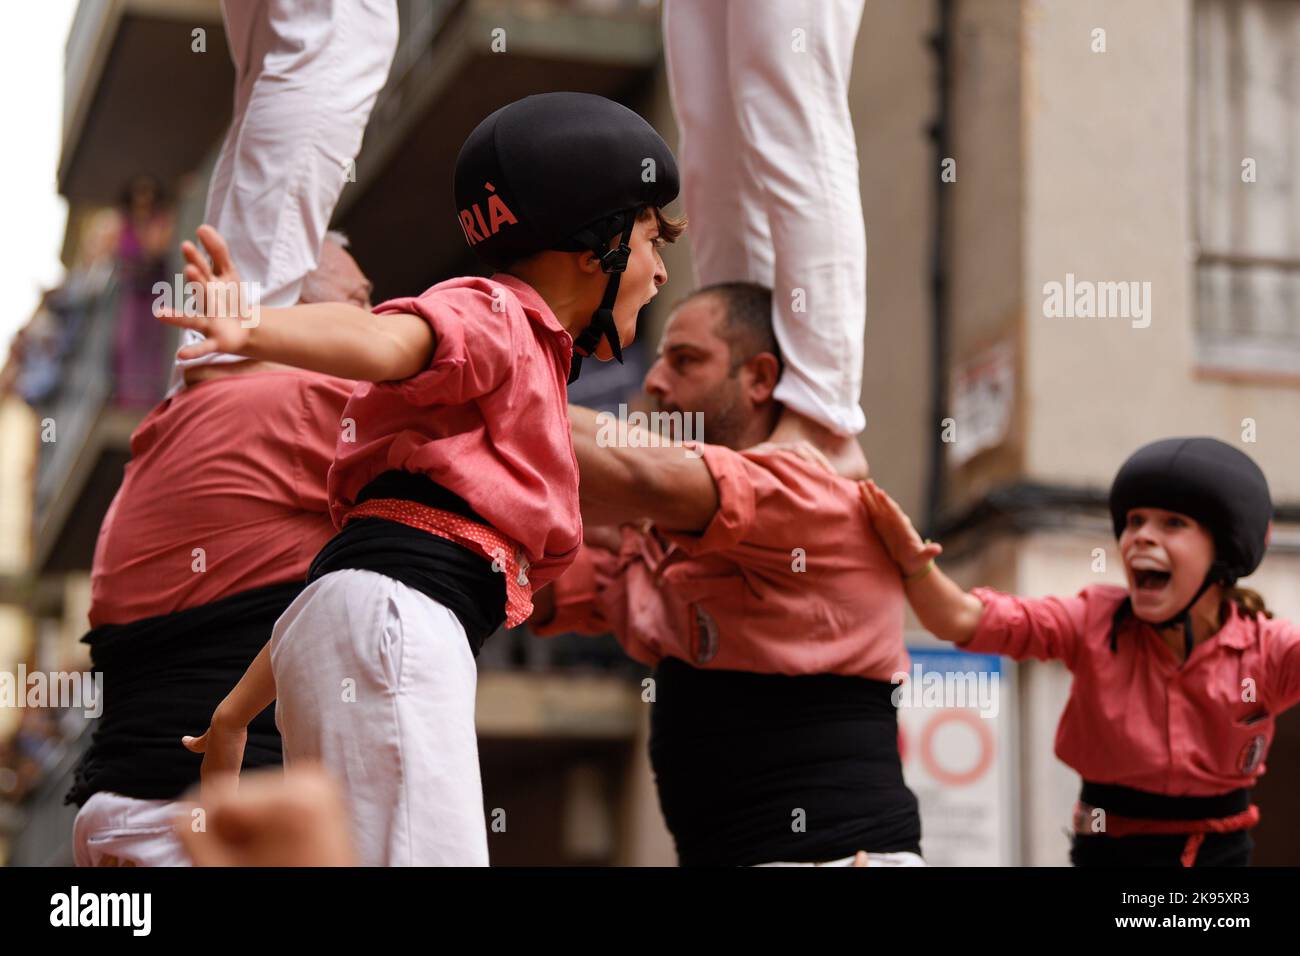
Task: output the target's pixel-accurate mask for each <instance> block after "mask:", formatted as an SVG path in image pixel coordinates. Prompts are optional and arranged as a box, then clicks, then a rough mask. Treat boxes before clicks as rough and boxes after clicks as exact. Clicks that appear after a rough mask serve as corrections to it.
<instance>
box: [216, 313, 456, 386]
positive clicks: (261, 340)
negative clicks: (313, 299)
mask: <svg viewBox="0 0 1300 956" xmlns="http://www.w3.org/2000/svg"><path fill="white" fill-rule="evenodd" d="M420 326H423V328H424V329H425V330H427V331H426V333H422V332H421V330H420ZM242 351H243V353H244V355H245V356H246V357H248V358H250V359H262V360H264V361H268V362H282V363H284V364H286V365H294V366H297V367H298V368H303V369H308V370H310V371H313V372H322V373H324V374H326V375H336V376H338V377H339V378H349V379H355V380H358V381H364V382H388V381H397V380H400V379H404V378H410V377H411V376H412V375H415V374H417V373H419V372H420V371H422V370H424V369H426V368H428V367H429V362H430V359H431V357H432V352H433V333H432V330H429V328H428V324H427V323H426V322H425V321H424V320H423V319H421V318H419V317H418V316H412V315H375V314H374V313H372V312H367V311H366V310H365V309H361V308H358V307H357V306H354V305H348V304H346V303H342V302H321V303H314V304H312V305H295V306H291V307H289V308H283V309H270V308H263V309H261V310H260V314H259V316H258V323H257V325H255V326H254V327H253V328H252V329H251V331H250V333H249V340H248V347H247V348H245V349H243V350H242Z"/></svg>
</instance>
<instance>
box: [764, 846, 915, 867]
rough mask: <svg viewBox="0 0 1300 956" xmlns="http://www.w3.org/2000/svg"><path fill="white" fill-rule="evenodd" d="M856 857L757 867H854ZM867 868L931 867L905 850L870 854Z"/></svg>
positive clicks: (765, 864) (769, 864)
mask: <svg viewBox="0 0 1300 956" xmlns="http://www.w3.org/2000/svg"><path fill="white" fill-rule="evenodd" d="M855 859H856V857H852V856H845V857H841V858H840V859H838V860H827V861H826V862H825V863H756V864H755V866H852V865H853V861H854V860H855ZM867 866H929V864H928V863H926V862H925V860H923V859H922V858H921V857H920V856H919V855H918V854H916V853H912V852H910V851H907V850H904V851H902V852H899V853H868V854H867Z"/></svg>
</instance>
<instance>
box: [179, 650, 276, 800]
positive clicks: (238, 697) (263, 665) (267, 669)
mask: <svg viewBox="0 0 1300 956" xmlns="http://www.w3.org/2000/svg"><path fill="white" fill-rule="evenodd" d="M274 700H275V673H274V672H273V671H272V670H271V642H270V641H267V643H266V646H265V647H263V648H262V649H261V651H259V652H258V654H257V657H255V658H253V663H251V664H249V665H248V670H246V671H245V672H244V676H243V677H241V678H240V679H239V683H238V684H236V685H235V687H234V689H233V690H232V691H231V692H230V693H229V694H227V695H226V699H225V700H223V701H222V702H221V703H220V704H218V705H217V709H216V710H215V711H213V712H212V721H211V723H210V725H209V726H208V729H207V730H206V731H204V732H203V735H202V736H200V737H182V738H181V743H183V744H184V745H185V748H186V749H187V750H190V751H192V752H194V753H197V754H203V766H202V768H201V769H200V770H199V774H200V778H201V780H202V784H203V787H204V788H208V787H211V786H213V785H214V784H218V785H220V784H221V783H222V782H224V781H226V780H233V779H236V778H238V777H239V770H240V768H241V767H242V766H243V764H244V746H245V745H246V744H247V742H248V725H249V724H251V723H252V722H253V718H254V717H256V716H257V715H258V714H260V713H261V712H262V711H264V710H266V708H267V707H269V706H271V703H272V702H273V701H274Z"/></svg>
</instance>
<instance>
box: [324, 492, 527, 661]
mask: <svg viewBox="0 0 1300 956" xmlns="http://www.w3.org/2000/svg"><path fill="white" fill-rule="evenodd" d="M377 498H397V499H401V500H403V501H415V502H419V503H420V504H423V505H426V506H428V507H430V508H438V509H440V510H442V511H450V512H452V513H453V514H458V515H460V516H461V517H464V518H468V519H469V520H470V521H474V522H477V523H478V524H483V525H487V524H488V522H487V521H485V520H484V519H483V518H482V517H481V516H480V515H478V514H477V513H476V512H475V511H474V510H473V509H472V508H470V506H469V504H468V503H467V502H466V501H465V500H464V499H463V498H461V497H460V496H458V495H456V494H454V493H452V492H451V491H448V490H447V489H446V488H443V487H442V486H441V485H438V484H436V483H435V482H434V481H432V480H431V479H429V478H427V477H426V476H424V475H416V474H412V473H410V472H403V471H389V472H385V473H384V474H382V475H380V476H379V477H378V478H376V479H375V480H374V481H372V482H370V484H368V485H366V487H365V488H363V489H362V490H361V493H360V494H359V495H357V504H361V503H362V502H364V501H369V500H371V499H377ZM489 527H490V525H489ZM348 568H355V569H358V570H363V571H374V572H375V573H377V574H383V575H385V576H387V577H390V578H392V579H393V580H394V581H401V582H402V583H403V584H405V585H406V586H407V587H411V588H414V589H415V590H417V591H419V592H420V593H422V594H425V595H428V596H429V597H430V598H432V599H433V600H435V601H437V602H438V603H439V604H441V605H442V606H443V607H445V608H447V610H449V611H451V612H452V613H453V614H455V615H456V617H457V619H458V620H459V621H460V623H461V626H462V627H463V628H465V635H466V637H467V638H469V646H470V650H471V651H472V652H473V653H474V656H475V657H477V656H478V652H479V649H480V648H481V647H482V646H483V642H484V641H485V640H487V638H488V637H489V636H490V635H491V634H492V632H493V631H495V630H496V629H497V628H499V627H500V626H501V625H502V624H504V623H505V620H506V582H505V576H504V574H503V573H502V572H499V571H494V570H492V562H491V561H489V560H488V559H487V558H486V557H484V556H483V555H482V554H479V553H478V552H477V551H471V550H470V549H469V548H466V547H462V546H461V545H459V544H456V542H454V541H448V540H447V539H446V538H440V537H438V535H436V534H430V533H429V532H427V531H421V530H420V529H419V528H413V527H411V526H409V525H405V524H402V523H401V522H398V521H388V520H386V519H384V518H358V519H356V520H354V521H349V522H348V523H347V524H346V525H344V527H343V530H342V531H340V532H339V533H338V534H336V535H335V536H334V537H333V538H331V539H330V540H329V541H328V542H326V544H325V547H323V548H321V551H320V554H318V555H316V560H314V561H313V562H312V565H311V569H310V570H309V571H308V572H307V580H308V581H309V582H310V581H315V580H316V579H317V578H319V577H321V576H322V575H325V574H329V573H330V572H331V571H342V570H345V569H348Z"/></svg>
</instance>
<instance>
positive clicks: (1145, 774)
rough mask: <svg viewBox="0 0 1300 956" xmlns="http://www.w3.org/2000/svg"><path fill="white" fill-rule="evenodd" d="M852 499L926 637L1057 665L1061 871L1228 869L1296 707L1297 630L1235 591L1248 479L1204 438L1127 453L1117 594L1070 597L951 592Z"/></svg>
mask: <svg viewBox="0 0 1300 956" xmlns="http://www.w3.org/2000/svg"><path fill="white" fill-rule="evenodd" d="M862 488H863V500H864V502H865V503H866V506H867V509H868V512H869V513H870V515H871V519H872V524H873V525H874V526H875V528H876V529H877V531H878V532H879V534H880V536H881V537H882V538H883V539H884V541H885V544H886V547H887V548H888V549H889V551H890V554H891V555H892V557H893V558H894V560H895V562H896V563H897V564H898V566H899V570H900V571H901V572H902V575H903V580H904V588H905V590H906V592H907V596H908V600H909V601H910V603H911V605H912V608H913V610H914V611H915V612H916V614H917V616H918V617H919V618H920V620H921V623H922V624H923V625H924V626H925V627H926V629H927V630H929V631H930V632H931V633H933V634H934V635H936V636H937V637H940V638H942V639H944V640H949V641H953V642H955V643H957V644H959V645H961V646H962V647H964V648H967V649H970V650H974V651H978V652H985V653H1001V654H1007V655H1008V656H1010V657H1013V658H1016V659H1018V660H1019V659H1024V658H1028V657H1032V658H1035V659H1038V660H1047V659H1048V658H1059V659H1060V660H1062V661H1063V662H1064V663H1065V665H1066V666H1067V667H1069V668H1070V670H1071V672H1072V673H1073V675H1074V680H1073V684H1072V687H1071V690H1070V699H1069V702H1068V703H1067V704H1066V708H1065V711H1064V713H1063V714H1062V716H1061V723H1060V726H1059V727H1058V729H1057V735H1056V754H1057V756H1058V757H1059V758H1060V759H1061V760H1062V761H1063V762H1064V763H1066V764H1067V765H1068V766H1070V767H1072V768H1073V769H1074V770H1076V771H1077V772H1078V773H1079V774H1080V776H1082V778H1083V790H1082V793H1081V794H1080V798H1079V802H1078V804H1077V805H1076V807H1075V812H1074V843H1073V849H1072V851H1071V854H1070V857H1071V860H1072V861H1073V862H1074V863H1075V865H1078V866H1090V865H1155V866H1162V865H1163V866H1177V865H1182V866H1244V865H1246V864H1247V863H1248V862H1249V860H1250V851H1251V848H1252V846H1253V844H1252V842H1251V839H1250V836H1249V834H1248V830H1249V829H1250V828H1251V827H1252V826H1254V824H1255V823H1256V821H1258V819H1259V811H1258V808H1256V807H1255V806H1253V805H1252V804H1251V802H1250V787H1252V786H1253V785H1254V783H1255V780H1256V779H1257V778H1258V777H1259V776H1260V775H1261V774H1262V773H1263V772H1264V769H1265V768H1264V756H1265V753H1266V752H1267V750H1268V745H1269V742H1270V741H1271V740H1272V737H1273V726H1274V720H1275V719H1276V718H1277V715H1278V714H1280V713H1281V712H1282V711H1284V710H1286V709H1287V708H1288V707H1290V706H1292V705H1293V704H1295V703H1296V702H1297V701H1300V628H1296V627H1295V626H1294V625H1293V624H1291V623H1290V622H1287V621H1280V620H1273V619H1272V615H1271V614H1270V613H1269V612H1268V611H1267V610H1266V609H1265V608H1264V606H1263V601H1262V600H1261V599H1260V598H1259V596H1258V595H1257V594H1255V593H1254V592H1253V591H1248V590H1246V589H1244V588H1238V587H1236V581H1237V579H1238V578H1240V577H1244V576H1246V575H1249V574H1250V573H1252V572H1253V571H1254V570H1255V568H1256V567H1258V565H1259V562H1260V561H1261V559H1262V558H1263V556H1264V550H1265V547H1266V545H1267V542H1268V534H1269V527H1270V520H1271V518H1272V504H1271V502H1270V499H1269V492H1268V483H1267V481H1266V480H1265V478H1264V475H1263V472H1261V471H1260V469H1259V467H1258V466H1257V465H1256V464H1255V463H1254V462H1253V461H1252V460H1251V459H1250V458H1249V457H1248V456H1247V455H1245V454H1243V453H1242V452H1240V451H1238V450H1237V449H1235V448H1233V447H1231V446H1229V445H1226V444H1224V443H1223V442H1220V441H1217V440H1215V439H1212V438H1174V439H1166V440H1164V441H1158V442H1154V443H1152V444H1150V445H1146V446H1144V447H1143V448H1140V449H1139V450H1138V451H1137V452H1135V453H1134V454H1133V455H1132V456H1131V457H1130V458H1129V459H1128V461H1126V462H1125V463H1124V465H1123V466H1122V467H1121V468H1120V470H1119V473H1118V474H1117V475H1116V477H1115V481H1114V483H1113V485H1112V487H1111V493H1110V508H1111V516H1112V520H1113V522H1114V528H1115V534H1116V537H1117V538H1118V541H1119V549H1120V553H1121V556H1122V558H1123V561H1124V571H1125V576H1126V578H1127V580H1128V586H1127V588H1121V587H1117V586H1115V585H1107V584H1101V585H1093V586H1091V587H1087V588H1084V589H1083V590H1082V591H1080V592H1079V593H1078V594H1077V595H1076V596H1074V597H1071V598H1055V597H1051V598H1043V599H1028V598H1018V597H1014V596H1011V595H1006V594H1000V593H998V592H996V591H993V590H991V589H988V588H975V589H974V590H973V591H971V592H970V593H967V592H965V591H962V590H961V589H960V588H959V587H957V585H955V584H954V583H953V582H952V581H951V580H949V579H948V578H947V577H946V576H945V575H944V574H943V573H942V572H941V571H939V570H938V568H936V567H935V565H934V558H935V557H937V556H938V555H939V554H940V553H941V551H942V548H941V547H940V546H939V545H938V544H934V543H931V542H928V541H922V540H921V538H920V537H919V536H918V535H917V533H916V531H915V529H914V528H913V527H912V524H911V522H910V521H909V520H908V518H907V516H906V515H905V514H904V513H903V512H902V510H901V509H899V507H898V505H897V504H896V503H895V502H894V501H893V500H892V499H891V498H890V497H889V496H888V495H887V494H885V492H884V491H882V490H881V489H880V488H878V487H876V485H875V484H874V483H873V482H870V481H868V482H865V483H864V484H863V486H862Z"/></svg>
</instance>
